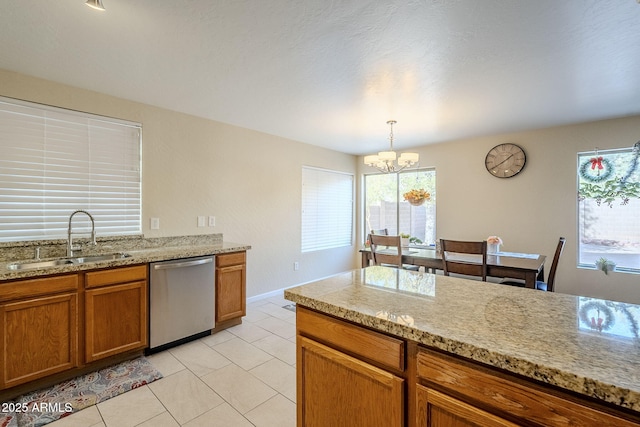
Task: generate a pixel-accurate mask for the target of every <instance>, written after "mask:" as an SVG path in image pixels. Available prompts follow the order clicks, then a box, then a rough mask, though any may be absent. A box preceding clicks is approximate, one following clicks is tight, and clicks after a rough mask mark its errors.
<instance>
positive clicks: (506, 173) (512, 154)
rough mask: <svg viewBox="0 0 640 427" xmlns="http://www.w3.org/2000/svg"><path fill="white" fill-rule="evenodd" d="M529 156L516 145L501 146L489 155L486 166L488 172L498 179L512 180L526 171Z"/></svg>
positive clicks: (490, 151) (485, 161)
mask: <svg viewBox="0 0 640 427" xmlns="http://www.w3.org/2000/svg"><path fill="white" fill-rule="evenodd" d="M526 162H527V156H526V155H525V154H524V150H523V149H522V148H521V147H519V146H517V145H516V144H510V143H507V144H500V145H496V146H495V147H493V148H492V149H491V150H489V152H488V153H487V157H486V158H485V159H484V164H485V166H486V167H487V171H489V173H490V174H491V175H493V176H495V177H498V178H511V177H512V176H515V175H517V174H519V173H520V171H522V169H524V165H525V163H526Z"/></svg>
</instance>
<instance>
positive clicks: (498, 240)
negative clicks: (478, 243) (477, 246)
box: [487, 236, 502, 245]
mask: <svg viewBox="0 0 640 427" xmlns="http://www.w3.org/2000/svg"><path fill="white" fill-rule="evenodd" d="M487 243H488V244H490V245H501V244H502V239H501V238H500V237H498V236H489V237H487Z"/></svg>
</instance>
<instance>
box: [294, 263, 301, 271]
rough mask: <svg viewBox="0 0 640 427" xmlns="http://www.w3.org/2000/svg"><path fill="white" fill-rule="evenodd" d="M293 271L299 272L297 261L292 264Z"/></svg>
mask: <svg viewBox="0 0 640 427" xmlns="http://www.w3.org/2000/svg"><path fill="white" fill-rule="evenodd" d="M293 270H294V271H298V270H300V263H299V262H298V261H296V262H294V263H293Z"/></svg>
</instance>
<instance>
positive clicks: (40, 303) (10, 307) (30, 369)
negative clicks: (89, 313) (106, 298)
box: [0, 292, 78, 388]
mask: <svg viewBox="0 0 640 427" xmlns="http://www.w3.org/2000/svg"><path fill="white" fill-rule="evenodd" d="M0 317H1V321H2V329H0V330H1V336H0V342H1V343H2V354H1V356H0V357H1V358H2V359H1V361H0V369H1V370H2V371H1V373H0V388H9V387H13V386H16V385H19V384H24V383H27V382H29V381H32V380H35V379H38V378H43V377H46V376H48V375H51V374H55V373H57V372H62V371H66V370H67V369H72V368H75V367H76V366H78V363H77V361H78V295H77V294H76V293H75V292H74V293H72V294H61V295H56V296H52V297H41V298H33V299H28V300H24V301H20V302H15V303H7V304H0Z"/></svg>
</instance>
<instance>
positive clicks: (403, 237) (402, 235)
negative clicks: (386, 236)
mask: <svg viewBox="0 0 640 427" xmlns="http://www.w3.org/2000/svg"><path fill="white" fill-rule="evenodd" d="M409 237H411V235H410V234H407V233H400V241H401V244H402V246H403V247H405V248H406V247H407V246H409Z"/></svg>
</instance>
